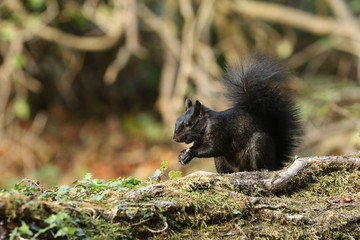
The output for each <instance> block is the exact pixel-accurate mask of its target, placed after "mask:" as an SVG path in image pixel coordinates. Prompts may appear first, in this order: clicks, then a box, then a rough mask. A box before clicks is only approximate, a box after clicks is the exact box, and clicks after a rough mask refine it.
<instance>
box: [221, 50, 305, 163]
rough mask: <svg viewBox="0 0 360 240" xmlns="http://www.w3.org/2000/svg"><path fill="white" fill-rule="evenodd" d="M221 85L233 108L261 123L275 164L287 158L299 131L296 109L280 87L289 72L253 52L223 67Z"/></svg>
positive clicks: (276, 63) (289, 97)
mask: <svg viewBox="0 0 360 240" xmlns="http://www.w3.org/2000/svg"><path fill="white" fill-rule="evenodd" d="M226 70H227V71H226V74H225V77H224V78H223V84H224V86H225V88H226V90H227V97H228V98H229V100H230V101H231V102H232V103H233V104H234V107H237V108H242V109H244V110H246V111H248V112H250V113H251V114H252V115H255V116H257V117H258V118H259V119H260V120H261V121H263V122H264V125H265V126H266V129H267V131H268V132H269V133H270V135H271V136H272V138H273V139H274V141H275V144H276V152H277V165H278V166H279V167H280V166H282V163H283V162H284V161H286V160H288V159H289V156H290V155H291V154H292V151H293V149H294V148H295V147H296V146H297V145H298V143H299V137H300V135H301V133H302V128H301V124H300V117H299V112H298V109H297V107H296V105H295V103H294V100H293V98H292V97H291V94H290V93H289V92H286V89H285V88H284V86H283V83H285V82H287V81H288V80H289V71H288V70H287V69H286V68H284V67H283V66H282V65H281V64H279V63H278V62H277V61H275V60H274V59H273V58H271V57H268V56H264V55H260V54H253V55H251V56H250V57H249V58H248V59H246V60H243V61H241V62H240V63H239V64H237V65H235V66H234V67H227V69H226Z"/></svg>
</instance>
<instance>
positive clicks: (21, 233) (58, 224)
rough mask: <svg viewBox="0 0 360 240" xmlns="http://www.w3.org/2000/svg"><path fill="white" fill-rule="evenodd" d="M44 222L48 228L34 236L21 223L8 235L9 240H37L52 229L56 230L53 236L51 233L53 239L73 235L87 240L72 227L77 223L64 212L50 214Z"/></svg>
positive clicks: (40, 230) (81, 232)
mask: <svg viewBox="0 0 360 240" xmlns="http://www.w3.org/2000/svg"><path fill="white" fill-rule="evenodd" d="M44 222H46V223H47V224H48V226H47V227H45V228H41V229H39V230H38V231H37V233H36V234H34V233H33V232H32V231H31V230H30V228H29V226H28V225H27V224H26V223H25V222H24V221H21V226H20V227H16V228H15V229H14V230H13V231H12V233H11V234H10V240H12V239H15V237H18V238H19V239H23V237H32V239H37V238H38V237H39V236H40V235H41V234H43V233H46V232H48V231H51V230H54V229H57V231H56V233H55V234H54V233H53V232H51V234H52V235H53V237H54V238H57V237H65V236H66V237H68V238H69V237H71V236H73V235H75V236H77V237H78V238H79V239H88V238H86V236H85V234H84V232H83V230H82V229H81V228H78V227H74V226H77V221H76V220H74V219H73V218H72V217H70V216H69V215H68V214H67V213H65V212H58V213H57V214H52V215H50V216H49V217H48V218H47V219H45V220H44Z"/></svg>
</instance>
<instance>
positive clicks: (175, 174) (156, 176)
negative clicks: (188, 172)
mask: <svg viewBox="0 0 360 240" xmlns="http://www.w3.org/2000/svg"><path fill="white" fill-rule="evenodd" d="M168 165H169V163H168V162H167V161H163V162H161V167H160V168H158V169H156V170H155V172H154V173H153V175H152V176H151V177H150V180H152V181H156V182H160V181H161V180H162V177H163V175H164V172H165V170H167V169H168ZM168 176H169V178H170V179H177V178H179V177H181V176H182V173H181V172H180V171H174V170H171V171H170V172H169V173H168Z"/></svg>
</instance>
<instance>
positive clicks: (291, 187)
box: [0, 154, 360, 239]
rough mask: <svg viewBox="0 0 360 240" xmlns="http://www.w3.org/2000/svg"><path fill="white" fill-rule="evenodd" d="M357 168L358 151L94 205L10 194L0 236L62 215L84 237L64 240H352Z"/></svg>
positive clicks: (150, 189) (359, 194) (2, 207)
mask: <svg viewBox="0 0 360 240" xmlns="http://www.w3.org/2000/svg"><path fill="white" fill-rule="evenodd" d="M359 170H360V154H353V155H348V156H333V157H311V158H298V159H296V160H295V161H294V162H293V163H292V164H291V165H290V166H288V167H286V168H284V169H283V170H281V171H276V172H267V171H261V172H241V173H234V174H214V173H206V172H196V173H193V174H190V175H188V176H186V177H182V178H179V179H176V180H168V181H163V182H160V183H156V184H150V185H147V186H144V187H141V188H138V189H135V190H118V191H109V192H107V193H106V197H105V198H104V200H102V201H87V200H73V201H45V200H41V199H38V198H37V197H36V195H33V196H24V195H20V194H13V195H11V196H7V197H1V200H0V219H1V220H0V235H2V236H9V234H10V233H11V232H12V231H13V229H14V228H15V227H16V226H20V224H21V221H23V222H26V224H28V225H30V226H39V227H41V226H44V222H43V220H44V219H46V218H47V217H48V216H49V215H51V214H53V213H57V212H59V211H63V212H66V213H68V214H69V215H70V216H71V217H72V218H73V219H77V221H76V223H75V222H73V223H72V224H75V225H76V226H77V227H78V228H81V229H82V231H83V233H84V235H79V236H76V235H73V236H71V238H72V239H86V237H87V238H88V239H141V238H147V239H164V238H165V239H193V238H199V239H223V238H224V237H226V239H254V238H259V239H356V238H358V237H359V236H360V171H359ZM51 234H54V233H52V232H51V231H49V232H47V233H44V234H41V235H39V238H40V239H49V237H51ZM85 236H86V237H85ZM1 239H2V238H1Z"/></svg>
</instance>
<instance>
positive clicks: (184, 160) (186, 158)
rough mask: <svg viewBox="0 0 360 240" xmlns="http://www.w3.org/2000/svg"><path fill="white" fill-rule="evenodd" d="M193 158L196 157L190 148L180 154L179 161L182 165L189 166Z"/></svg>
mask: <svg viewBox="0 0 360 240" xmlns="http://www.w3.org/2000/svg"><path fill="white" fill-rule="evenodd" d="M193 157H194V152H193V151H192V150H191V149H190V148H188V149H184V150H182V151H181V152H180V154H179V157H178V159H179V162H180V163H181V165H185V164H188V163H189V162H190V161H191V159H193Z"/></svg>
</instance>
